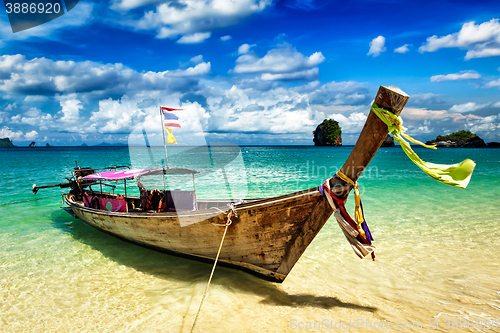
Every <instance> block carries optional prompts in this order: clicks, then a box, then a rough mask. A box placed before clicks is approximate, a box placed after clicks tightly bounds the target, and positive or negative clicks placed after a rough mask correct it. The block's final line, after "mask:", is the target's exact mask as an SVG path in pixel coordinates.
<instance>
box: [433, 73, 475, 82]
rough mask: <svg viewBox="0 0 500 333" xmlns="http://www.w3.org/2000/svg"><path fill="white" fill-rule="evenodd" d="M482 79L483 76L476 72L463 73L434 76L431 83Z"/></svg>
mask: <svg viewBox="0 0 500 333" xmlns="http://www.w3.org/2000/svg"><path fill="white" fill-rule="evenodd" d="M480 77H481V75H480V74H479V73H478V72H476V71H461V72H460V73H455V74H447V75H434V76H432V77H431V82H444V81H456V80H475V79H479V78H480Z"/></svg>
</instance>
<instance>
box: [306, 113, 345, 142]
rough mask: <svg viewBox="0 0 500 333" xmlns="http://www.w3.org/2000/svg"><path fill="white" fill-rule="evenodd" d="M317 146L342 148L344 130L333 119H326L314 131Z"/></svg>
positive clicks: (314, 140)
mask: <svg viewBox="0 0 500 333" xmlns="http://www.w3.org/2000/svg"><path fill="white" fill-rule="evenodd" d="M313 134H314V139H313V142H314V145H315V146H342V129H341V128H340V126H339V123H338V122H337V121H335V120H333V119H325V120H323V122H322V123H321V124H319V125H318V127H316V129H315V130H314V131H313Z"/></svg>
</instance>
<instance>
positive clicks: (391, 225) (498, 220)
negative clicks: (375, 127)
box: [0, 146, 500, 332]
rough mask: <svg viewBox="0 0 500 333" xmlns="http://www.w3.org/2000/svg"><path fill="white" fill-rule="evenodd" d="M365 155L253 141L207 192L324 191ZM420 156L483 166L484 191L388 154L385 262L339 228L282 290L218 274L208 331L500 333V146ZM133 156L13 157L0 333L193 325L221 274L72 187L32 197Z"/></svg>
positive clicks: (3, 235) (373, 221) (68, 153)
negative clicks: (158, 245)
mask: <svg viewBox="0 0 500 333" xmlns="http://www.w3.org/2000/svg"><path fill="white" fill-rule="evenodd" d="M160 149H161V151H163V147H162V148H160ZM169 149H170V148H169ZM351 149H352V147H337V148H333V147H288V146H284V147H281V146H279V147H241V155H240V156H239V158H240V160H239V162H238V163H236V164H228V165H226V166H224V170H222V168H221V171H218V172H212V173H210V172H206V173H202V174H201V176H200V178H199V179H198V180H197V183H196V186H197V191H198V196H199V197H202V198H211V197H223V196H225V195H227V193H228V192H227V191H225V189H227V187H224V188H223V187H221V186H218V185H220V183H223V179H224V177H226V178H227V179H228V180H229V181H230V183H231V186H230V188H231V189H230V192H231V194H232V195H234V196H238V195H241V196H246V197H268V196H275V195H280V194H285V193H289V192H293V191H297V190H301V189H306V188H310V187H314V186H318V185H320V184H321V183H322V182H323V181H324V180H325V179H326V178H328V177H330V176H331V175H332V174H333V173H334V172H335V171H336V170H337V169H338V168H340V167H341V166H342V165H343V163H344V161H345V160H346V159H347V156H348V155H349V153H350V151H351ZM415 151H416V152H417V153H418V154H419V155H420V156H421V157H422V158H423V159H424V160H426V161H432V162H435V163H447V164H452V163H457V162H459V161H461V160H463V159H465V158H470V159H472V160H474V161H475V162H476V163H477V166H476V170H475V171H474V174H473V176H472V180H471V182H470V184H469V187H468V188H467V189H465V190H462V189H457V188H453V187H450V186H447V185H442V184H440V183H438V182H436V181H434V180H432V179H431V178H429V177H428V176H426V175H425V174H424V173H423V172H422V171H420V169H418V168H417V167H416V166H415V165H413V163H412V162H411V161H410V160H409V159H408V158H407V157H406V155H405V154H404V153H403V151H402V150H401V149H400V148H399V147H391V148H381V149H380V150H379V152H378V153H377V155H376V156H375V158H374V159H373V161H372V162H371V164H370V166H369V168H368V170H367V171H366V172H365V174H364V175H363V176H362V178H360V180H359V182H360V187H361V197H362V200H363V205H364V210H365V214H366V218H367V221H368V224H369V225H370V228H371V230H372V233H373V236H374V238H375V242H374V245H375V246H376V247H377V250H376V255H377V258H376V261H371V260H369V259H364V260H361V259H359V258H358V257H357V256H356V255H355V254H354V252H353V251H352V249H351V248H350V245H349V244H348V243H347V241H346V239H345V237H344V235H343V234H342V232H341V230H340V228H339V227H338V225H337V223H336V222H335V221H334V220H333V219H330V221H329V222H328V223H327V224H326V225H325V227H324V228H323V229H322V230H321V232H320V233H319V235H318V236H317V237H316V238H315V240H314V241H313V243H312V244H311V245H310V246H309V248H308V249H307V250H306V252H305V253H304V255H303V256H302V257H301V259H300V260H299V261H298V263H297V264H296V265H295V267H294V268H293V270H292V271H291V273H290V275H289V276H288V277H287V279H286V280H285V282H284V283H282V284H276V283H271V282H266V281H263V280H260V279H258V278H256V277H254V276H252V275H249V274H247V273H244V272H240V271H237V270H233V269H229V268H224V267H217V269H216V271H215V275H214V278H213V280H212V284H211V286H210V290H209V292H208V296H207V298H206V300H205V302H204V305H203V309H202V311H201V313H200V317H199V319H198V322H197V324H196V327H195V331H196V332H321V331H324V332H333V331H342V332H359V331H365V332H381V331H392V330H393V331H400V332H404V331H408V332H410V331H412V332H500V323H498V322H499V321H500V213H499V212H498V209H499V206H500V149H488V148H484V149H439V150H437V151H434V150H429V149H425V148H415ZM130 152H132V150H130V151H129V149H128V148H127V147H85V148H84V147H60V148H58V147H54V148H35V149H29V148H12V149H0V175H1V182H0V198H1V201H0V205H1V206H0V216H1V219H0V332H189V331H190V330H191V325H192V323H193V320H194V316H195V314H196V311H197V310H198V306H199V304H200V300H201V297H202V295H203V292H204V290H205V286H206V283H207V280H208V277H209V274H210V271H211V268H212V266H211V265H210V264H206V263H199V262H196V261H191V260H188V259H183V258H178V257H174V256H170V255H167V254H161V253H157V252H155V251H152V250H149V249H144V248H141V247H139V246H136V245H133V244H130V243H126V242H123V241H121V240H118V239H116V238H113V237H111V236H109V235H106V234H103V233H101V232H99V231H97V230H95V229H93V228H91V227H89V226H87V225H85V224H84V223H83V222H81V221H80V220H78V219H75V218H73V217H72V216H70V215H69V214H67V213H66V212H65V211H64V210H62V209H60V207H61V206H62V203H61V198H60V197H59V194H60V193H62V192H63V191H64V190H61V189H59V188H54V189H42V190H40V192H39V193H38V194H36V195H33V194H32V193H31V187H32V185H33V184H35V183H36V184H37V185H45V184H54V183H59V182H63V181H65V177H68V176H69V174H70V172H71V170H72V169H73V167H74V166H75V160H77V161H78V165H80V166H91V167H105V166H110V165H131V164H134V165H135V164H136V163H135V162H134V161H132V160H133V159H134V158H135V157H131V156H130ZM174 152H175V151H174ZM169 153H170V152H169ZM172 161H173V162H172V163H174V162H175V154H174V155H173V157H172ZM195 164H196V163H195ZM174 166H178V165H174ZM205 171H207V170H205ZM132 185H133V184H132ZM175 186H187V185H185V184H182V183H178V184H176V185H175ZM129 191H133V190H132V189H130V190H129ZM52 196H54V197H52ZM47 197H51V198H47ZM35 198H45V199H42V200H37V201H27V200H32V199H35ZM20 201H26V202H21V203H17V204H11V205H6V204H8V203H13V202H20ZM347 209H348V210H349V212H351V213H352V212H353V209H354V200H353V198H350V199H349V201H348V204H347ZM495 321H496V322H497V323H496V324H495Z"/></svg>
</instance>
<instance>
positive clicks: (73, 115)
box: [59, 98, 83, 123]
mask: <svg viewBox="0 0 500 333" xmlns="http://www.w3.org/2000/svg"><path fill="white" fill-rule="evenodd" d="M60 104H61V108H62V109H61V111H60V112H59V114H61V118H59V121H61V122H63V123H77V122H78V120H79V119H80V110H81V109H82V108H83V105H82V103H81V102H80V101H79V100H77V99H75V98H69V99H65V100H63V101H61V102H60Z"/></svg>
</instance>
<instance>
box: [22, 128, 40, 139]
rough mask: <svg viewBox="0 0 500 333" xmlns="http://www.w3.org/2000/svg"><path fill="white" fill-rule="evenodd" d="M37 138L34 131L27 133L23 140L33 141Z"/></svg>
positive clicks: (36, 133)
mask: <svg viewBox="0 0 500 333" xmlns="http://www.w3.org/2000/svg"><path fill="white" fill-rule="evenodd" d="M37 137H38V132H37V131H35V130H33V131H31V132H28V133H26V134H25V135H24V138H25V139H26V140H35V139H36V138H37Z"/></svg>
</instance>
